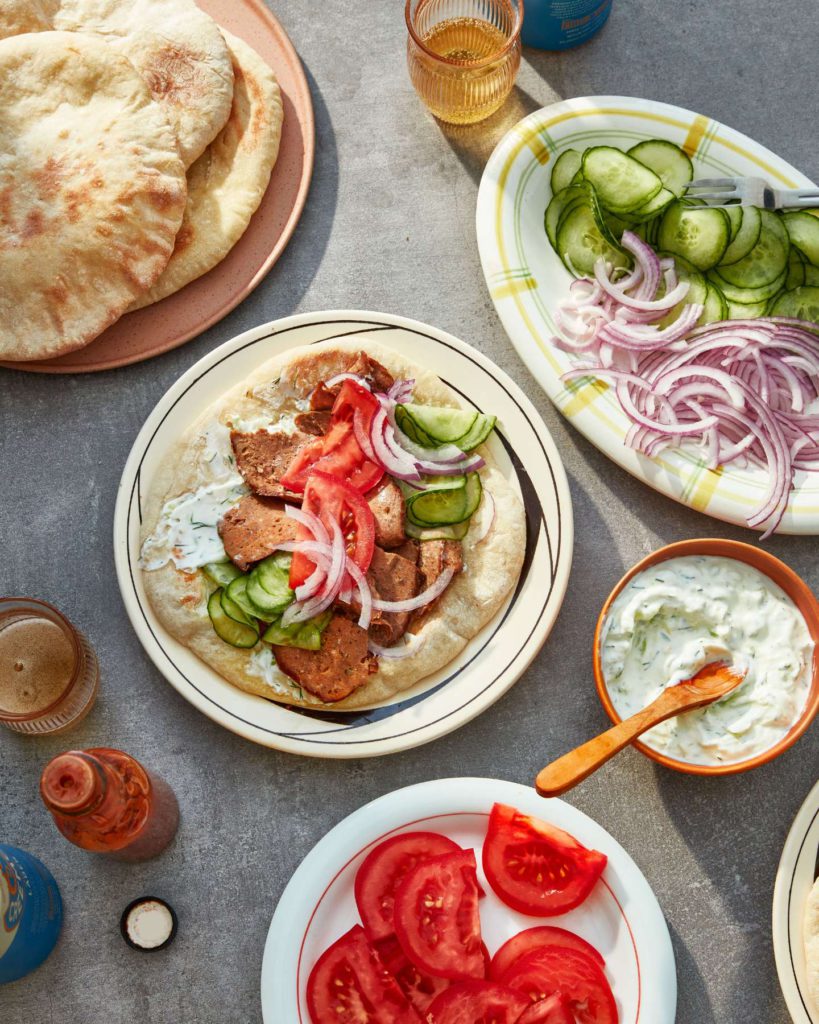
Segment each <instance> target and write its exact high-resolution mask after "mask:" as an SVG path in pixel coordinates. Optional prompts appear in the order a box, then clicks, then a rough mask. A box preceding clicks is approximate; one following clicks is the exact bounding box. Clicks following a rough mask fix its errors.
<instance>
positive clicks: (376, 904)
mask: <svg viewBox="0 0 819 1024" xmlns="http://www.w3.org/2000/svg"><path fill="white" fill-rule="evenodd" d="M348 383H349V382H348ZM362 390H363V389H362ZM459 849H460V847H459V846H458V844H457V843H454V842H453V841H452V840H451V839H448V838H447V837H446V836H442V835H439V834H438V833H437V832H404V833H402V834H401V835H398V836H392V837H391V838H389V839H385V840H384V842H383V843H379V844H378V846H376V847H375V849H373V850H370V852H369V853H368V854H367V856H366V857H365V858H364V862H363V863H362V865H361V867H360V868H359V869H358V874H357V875H356V876H355V902H356V905H357V907H358V912H359V914H361V922H362V924H363V925H364V930H365V931H366V933H367V936H368V937H369V938H370V939H371V940H375V939H386V938H387V936H388V935H392V934H394V932H395V927H394V925H393V906H394V903H395V891H396V889H397V888H398V886H399V885H400V884H401V882H402V881H403V880H404V878H405V877H406V876H407V874H408V873H409V872H410V871H411V870H412V869H413V868H414V867H416V866H417V865H418V863H419V862H420V861H422V860H424V859H425V858H428V857H438V856H441V854H444V853H456V852H457V851H458V850H459Z"/></svg>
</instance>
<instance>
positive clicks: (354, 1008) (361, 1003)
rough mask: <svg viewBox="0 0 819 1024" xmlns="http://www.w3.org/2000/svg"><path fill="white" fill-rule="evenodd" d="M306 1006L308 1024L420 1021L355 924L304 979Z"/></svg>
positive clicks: (397, 1023) (370, 1023) (412, 1023)
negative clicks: (308, 1012)
mask: <svg viewBox="0 0 819 1024" xmlns="http://www.w3.org/2000/svg"><path fill="white" fill-rule="evenodd" d="M307 1006H308V1009H309V1011H310V1019H311V1021H312V1022H313V1024H420V1022H421V1018H420V1017H419V1016H418V1014H417V1013H416V1012H415V1010H414V1009H413V1008H412V1007H411V1006H410V1004H409V1003H408V1002H407V998H406V996H405V995H404V993H403V992H402V991H401V989H400V988H399V987H398V984H397V983H396V981H395V979H394V978H393V977H392V975H391V974H390V973H389V971H388V970H387V969H386V968H385V967H384V965H383V964H382V963H381V960H380V959H379V957H378V954H377V953H376V951H375V950H374V949H373V947H372V946H371V945H370V944H369V942H368V941H367V936H366V935H365V934H364V929H363V928H362V927H361V925H356V926H355V927H354V928H351V929H350V930H349V931H348V932H347V933H346V935H342V936H341V938H340V939H338V940H337V941H336V942H334V943H333V945H332V946H330V948H329V949H327V950H325V952H324V953H322V955H321V956H320V957H319V959H318V961H317V962H316V965H315V967H314V968H313V970H312V971H311V972H310V977H309V978H308V980H307Z"/></svg>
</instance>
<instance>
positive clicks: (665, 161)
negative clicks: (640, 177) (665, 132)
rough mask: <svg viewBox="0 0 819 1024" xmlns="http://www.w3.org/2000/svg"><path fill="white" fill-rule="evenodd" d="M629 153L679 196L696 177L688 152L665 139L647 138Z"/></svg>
mask: <svg viewBox="0 0 819 1024" xmlns="http://www.w3.org/2000/svg"><path fill="white" fill-rule="evenodd" d="M628 155H629V156H630V157H632V158H633V159H634V160H639V161H640V163H641V164H643V166H645V167H647V168H648V169H649V170H650V171H654V173H655V174H656V175H657V177H658V178H659V179H660V181H661V182H662V183H663V187H664V188H667V189H669V191H671V192H673V193H674V195H675V196H677V197H678V198H679V197H680V196H681V195H682V194H683V191H684V190H685V186H686V185H687V184H688V182H689V181H691V180H692V179H693V177H694V167H693V165H692V163H691V159H690V157H689V156H688V154H687V153H684V152H683V151H682V150H681V149H680V147H679V146H675V145H674V143H673V142H667V141H666V140H665V139H646V140H645V142H638V143H637V145H636V146H632V147H631V149H630V150H629V151H628Z"/></svg>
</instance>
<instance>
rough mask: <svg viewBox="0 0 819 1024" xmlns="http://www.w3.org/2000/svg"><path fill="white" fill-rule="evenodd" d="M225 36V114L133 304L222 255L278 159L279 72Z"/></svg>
mask: <svg viewBox="0 0 819 1024" xmlns="http://www.w3.org/2000/svg"><path fill="white" fill-rule="evenodd" d="M224 36H225V41H226V42H227V45H228V49H229V50H230V56H231V60H232V61H233V76H234V86H233V107H232V108H231V112H230V117H229V118H228V120H227V124H226V125H225V127H224V128H223V129H222V130H221V132H219V134H218V135H217V137H216V138H215V139H214V140H213V142H212V143H211V144H210V145H209V146H208V148H207V149H206V150H205V152H204V153H203V154H202V155H201V156H200V157H199V159H198V160H197V161H196V163H194V164H193V166H192V167H191V168H190V170H189V171H188V203H187V206H186V207H185V216H184V217H183V219H182V227H181V228H180V229H179V234H178V235H177V236H176V245H175V246H174V251H173V255H172V256H171V259H170V262H169V263H168V266H167V267H166V268H165V270H164V271H163V272H162V276H161V277H160V278H159V280H158V281H157V282H156V284H155V285H154V286H153V287H152V288H151V289H149V290H148V291H147V292H146V293H145V294H144V295H142V296H140V298H139V299H138V300H137V302H136V303H135V304H134V306H133V308H134V309H140V308H141V307H142V306H147V305H149V304H150V303H152V302H159V300H160V299H164V298H165V297H166V296H167V295H171V294H172V293H173V292H177V291H179V289H180V288H184V287H185V285H186V284H189V283H190V282H191V281H193V280H195V279H196V278H197V277H201V276H202V274H205V273H207V272H208V271H209V270H211V269H212V268H213V267H215V266H216V264H217V263H219V262H220V261H221V260H223V259H224V258H225V256H227V254H228V253H229V252H230V250H231V249H232V248H233V246H234V245H235V244H236V242H238V240H239V239H240V238H241V237H242V235H243V234H244V232H245V229H246V228H247V226H248V224H249V223H250V218H251V217H252V216H253V214H254V213H255V212H256V208H257V207H258V205H259V203H260V202H261V201H262V196H263V195H264V193H265V189H266V188H267V185H268V182H269V181H270V174H271V172H272V170H273V166H274V164H275V163H276V157H277V155H278V152H279V139H280V138H281V133H282V120H283V108H282V101H281V94H280V92H279V87H278V85H277V83H276V78H275V76H274V74H273V72H272V71H271V70H270V68H269V67H268V66H267V64H265V62H264V61H263V60H262V58H261V57H260V56H259V55H258V54H257V53H256V51H255V50H253V49H251V47H249V46H248V45H247V43H245V42H242V40H241V39H237V38H236V37H235V36H232V35H230V34H229V33H228V32H225V33H224Z"/></svg>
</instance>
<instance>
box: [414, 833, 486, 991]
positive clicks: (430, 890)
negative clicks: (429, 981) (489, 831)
mask: <svg viewBox="0 0 819 1024" xmlns="http://www.w3.org/2000/svg"><path fill="white" fill-rule="evenodd" d="M479 897H480V888H479V886H478V876H477V873H476V864H475V853H474V851H473V850H459V851H458V852H457V853H447V854H444V855H443V856H441V857H431V858H429V859H428V860H423V861H421V862H420V864H418V865H417V866H416V867H414V868H413V869H412V870H411V871H410V872H409V873H408V874H407V875H406V876H405V878H404V881H403V882H402V883H401V884H400V885H399V886H398V889H397V890H396V893H395V917H394V921H395V934H396V935H397V936H398V941H399V942H400V943H401V946H402V947H403V950H404V952H405V953H406V954H407V956H408V957H409V958H410V960H411V961H412V962H413V963H414V964H416V965H417V966H418V967H420V968H421V969H422V970H424V971H428V972H429V973H430V974H435V975H438V976H439V977H442V978H452V979H455V980H467V979H469V978H484V977H485V975H486V961H485V960H484V955H483V949H482V948H481V947H482V944H481V921H480V917H479V916H478V899H479Z"/></svg>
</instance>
